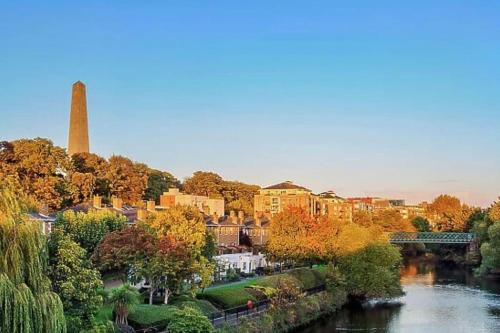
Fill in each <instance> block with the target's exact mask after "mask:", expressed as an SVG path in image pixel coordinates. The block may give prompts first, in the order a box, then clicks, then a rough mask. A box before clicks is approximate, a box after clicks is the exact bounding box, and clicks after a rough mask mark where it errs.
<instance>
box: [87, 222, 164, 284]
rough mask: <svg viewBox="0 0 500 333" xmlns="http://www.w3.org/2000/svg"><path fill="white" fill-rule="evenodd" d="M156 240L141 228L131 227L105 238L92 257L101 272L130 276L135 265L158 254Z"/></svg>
mask: <svg viewBox="0 0 500 333" xmlns="http://www.w3.org/2000/svg"><path fill="white" fill-rule="evenodd" d="M156 246H157V245H156V238H155V237H154V236H153V235H152V234H151V233H149V232H148V231H147V230H146V229H144V228H143V227H141V226H135V225H134V226H129V227H125V228H123V229H119V230H116V231H114V232H111V233H109V234H107V235H105V236H104V238H103V239H102V241H101V242H100V243H99V245H98V246H97V248H96V250H95V251H94V254H93V256H92V261H93V262H94V263H95V264H96V265H97V267H98V268H99V269H100V270H101V271H118V272H125V273H127V274H130V273H131V272H130V270H131V269H133V268H134V267H135V263H137V262H140V261H147V260H148V259H149V258H150V257H152V256H153V254H154V253H155V252H156Z"/></svg>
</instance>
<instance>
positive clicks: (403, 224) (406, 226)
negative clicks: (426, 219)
mask: <svg viewBox="0 0 500 333" xmlns="http://www.w3.org/2000/svg"><path fill="white" fill-rule="evenodd" d="M372 221H373V224H374V225H376V226H379V227H380V228H382V230H383V231H385V232H398V231H406V232H414V231H415V227H414V226H413V224H412V223H411V221H410V220H409V219H403V216H401V214H400V213H399V212H398V211H396V210H393V209H385V210H381V211H377V212H375V213H374V214H373V217H372Z"/></svg>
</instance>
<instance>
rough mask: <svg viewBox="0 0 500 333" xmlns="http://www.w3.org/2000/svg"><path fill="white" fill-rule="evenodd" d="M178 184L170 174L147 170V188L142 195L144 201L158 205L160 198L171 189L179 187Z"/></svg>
mask: <svg viewBox="0 0 500 333" xmlns="http://www.w3.org/2000/svg"><path fill="white" fill-rule="evenodd" d="M180 185H181V184H180V182H179V181H178V180H177V179H176V178H175V177H174V176H172V174H170V173H168V172H164V171H160V170H155V169H148V187H147V188H146V192H145V194H144V198H145V199H146V200H154V201H155V202H156V203H160V196H161V195H162V194H163V192H166V191H168V189H169V188H171V187H176V188H178V187H180Z"/></svg>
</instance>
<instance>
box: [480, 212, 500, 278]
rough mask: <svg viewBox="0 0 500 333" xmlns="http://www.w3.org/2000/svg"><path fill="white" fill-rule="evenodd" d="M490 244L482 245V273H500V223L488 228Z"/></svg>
mask: <svg viewBox="0 0 500 333" xmlns="http://www.w3.org/2000/svg"><path fill="white" fill-rule="evenodd" d="M488 239H489V240H488V242H484V243H483V244H482V245H481V256H482V257H483V260H482V262H481V267H480V269H479V271H480V273H482V274H487V273H500V223H498V222H496V223H493V224H491V225H490V227H489V228H488Z"/></svg>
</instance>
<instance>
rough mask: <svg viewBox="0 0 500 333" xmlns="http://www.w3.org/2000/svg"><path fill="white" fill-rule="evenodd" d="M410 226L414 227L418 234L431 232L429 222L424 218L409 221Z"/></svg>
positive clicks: (419, 217)
mask: <svg viewBox="0 0 500 333" xmlns="http://www.w3.org/2000/svg"><path fill="white" fill-rule="evenodd" d="M411 224H413V226H414V227H415V229H416V230H417V231H418V232H429V231H431V225H430V223H429V220H427V219H426V218H425V217H422V216H417V217H415V218H413V219H412V220H411Z"/></svg>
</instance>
